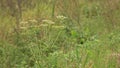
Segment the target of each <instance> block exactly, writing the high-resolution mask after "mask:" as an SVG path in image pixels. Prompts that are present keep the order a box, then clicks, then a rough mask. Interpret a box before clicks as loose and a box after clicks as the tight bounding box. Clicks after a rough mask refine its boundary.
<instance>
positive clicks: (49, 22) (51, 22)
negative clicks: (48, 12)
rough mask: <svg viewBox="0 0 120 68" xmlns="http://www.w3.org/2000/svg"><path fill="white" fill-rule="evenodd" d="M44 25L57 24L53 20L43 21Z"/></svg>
mask: <svg viewBox="0 0 120 68" xmlns="http://www.w3.org/2000/svg"><path fill="white" fill-rule="evenodd" d="M42 22H43V23H47V24H55V22H53V21H51V20H42Z"/></svg>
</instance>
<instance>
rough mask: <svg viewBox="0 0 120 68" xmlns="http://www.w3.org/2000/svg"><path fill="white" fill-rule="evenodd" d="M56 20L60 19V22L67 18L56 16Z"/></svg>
mask: <svg viewBox="0 0 120 68" xmlns="http://www.w3.org/2000/svg"><path fill="white" fill-rule="evenodd" d="M56 18H57V19H61V20H64V19H67V17H65V16H63V15H58V16H56Z"/></svg>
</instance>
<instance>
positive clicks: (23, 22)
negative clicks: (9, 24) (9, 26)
mask: <svg viewBox="0 0 120 68" xmlns="http://www.w3.org/2000/svg"><path fill="white" fill-rule="evenodd" d="M27 23H28V21H21V22H20V24H27Z"/></svg>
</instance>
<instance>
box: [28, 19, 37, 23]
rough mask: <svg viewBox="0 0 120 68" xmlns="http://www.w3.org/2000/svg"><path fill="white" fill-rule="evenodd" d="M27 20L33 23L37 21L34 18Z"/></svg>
mask: <svg viewBox="0 0 120 68" xmlns="http://www.w3.org/2000/svg"><path fill="white" fill-rule="evenodd" d="M29 21H30V22H34V23H36V22H38V21H37V20H35V19H32V20H29Z"/></svg>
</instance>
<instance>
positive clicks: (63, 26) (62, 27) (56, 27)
mask: <svg viewBox="0 0 120 68" xmlns="http://www.w3.org/2000/svg"><path fill="white" fill-rule="evenodd" d="M52 27H53V28H58V29H59V28H65V26H52Z"/></svg>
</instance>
